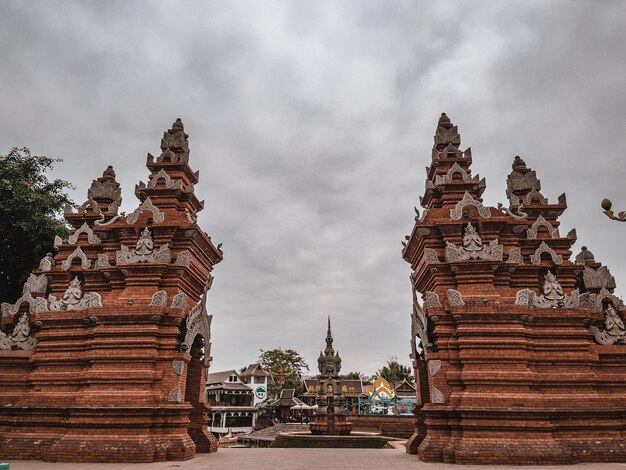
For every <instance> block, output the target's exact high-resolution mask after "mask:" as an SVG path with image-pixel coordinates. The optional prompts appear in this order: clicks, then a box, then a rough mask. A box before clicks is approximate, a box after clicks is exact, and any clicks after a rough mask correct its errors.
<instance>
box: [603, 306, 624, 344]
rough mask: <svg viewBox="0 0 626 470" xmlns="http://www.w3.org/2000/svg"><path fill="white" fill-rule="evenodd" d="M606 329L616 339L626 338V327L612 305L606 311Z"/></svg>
mask: <svg viewBox="0 0 626 470" xmlns="http://www.w3.org/2000/svg"><path fill="white" fill-rule="evenodd" d="M604 328H605V329H606V332H607V333H608V334H609V335H611V336H615V337H620V338H626V327H624V322H623V321H622V319H621V318H620V317H619V315H618V313H617V311H616V310H615V309H614V308H613V306H612V305H610V304H609V305H608V306H607V308H606V310H604Z"/></svg>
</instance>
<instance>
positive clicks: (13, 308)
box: [1, 274, 48, 315]
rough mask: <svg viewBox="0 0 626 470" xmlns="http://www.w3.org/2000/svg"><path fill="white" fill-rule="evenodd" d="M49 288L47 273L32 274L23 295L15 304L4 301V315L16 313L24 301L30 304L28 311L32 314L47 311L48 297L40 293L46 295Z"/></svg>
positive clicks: (25, 284)
mask: <svg viewBox="0 0 626 470" xmlns="http://www.w3.org/2000/svg"><path fill="white" fill-rule="evenodd" d="M47 288H48V278H47V276H46V275H45V274H40V275H39V276H37V275H35V274H30V275H29V276H28V279H27V280H26V282H25V283H24V287H23V288H22V296H21V297H20V298H19V299H17V301H16V302H15V303H14V304H10V303H7V302H3V303H2V307H1V308H2V315H15V314H16V313H17V312H19V310H20V307H21V306H22V304H24V303H27V304H28V312H29V313H31V314H33V313H40V312H45V311H47V310H48V304H47V302H46V299H45V298H43V297H39V296H38V294H41V295H44V294H45V293H46V289H47Z"/></svg>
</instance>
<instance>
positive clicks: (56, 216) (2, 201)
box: [0, 148, 72, 302]
mask: <svg viewBox="0 0 626 470" xmlns="http://www.w3.org/2000/svg"><path fill="white" fill-rule="evenodd" d="M58 161H60V160H58V159H53V158H49V157H46V156H37V155H31V153H30V150H29V149H28V148H21V149H20V148H12V149H11V151H10V152H9V154H8V155H0V221H1V223H0V300H2V301H5V302H15V300H17V298H18V297H19V296H20V295H21V291H22V285H23V283H24V282H25V281H26V278H27V277H28V275H29V273H30V272H31V271H32V269H33V267H35V266H37V265H38V263H39V261H40V260H41V258H43V257H44V256H45V255H46V253H48V252H52V250H53V243H54V236H55V235H59V236H61V237H63V236H67V235H68V233H69V231H68V228H67V226H66V225H65V223H64V221H63V218H62V210H63V206H64V205H65V204H66V203H68V204H71V203H72V201H71V200H70V198H69V196H68V195H67V193H66V192H65V191H66V189H69V188H72V186H71V184H70V183H68V182H67V181H63V180H61V179H55V180H52V181H51V180H49V179H48V178H47V176H46V172H47V171H49V170H51V169H52V167H53V166H54V163H55V162H58Z"/></svg>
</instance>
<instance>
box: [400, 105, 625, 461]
mask: <svg viewBox="0 0 626 470" xmlns="http://www.w3.org/2000/svg"><path fill="white" fill-rule="evenodd" d="M459 145H460V136H459V134H458V132H457V130H456V127H454V126H453V125H452V124H451V123H450V121H449V119H448V118H447V117H446V116H445V115H442V118H441V119H440V121H439V125H438V128H437V131H436V135H435V146H434V148H433V154H432V155H433V156H432V163H431V165H430V167H428V168H427V183H426V191H425V193H424V196H423V198H422V200H421V202H422V205H423V206H424V207H425V208H426V209H427V211H426V214H425V215H420V214H418V216H417V217H416V223H415V226H414V228H413V231H412V233H411V235H410V236H409V238H408V241H407V243H406V246H405V248H404V250H403V257H404V259H405V260H406V261H407V262H409V263H410V264H411V268H412V274H411V281H412V284H413V289H414V291H415V292H416V293H417V294H421V297H422V301H423V302H424V306H423V309H422V308H421V306H420V302H419V301H418V300H417V296H416V299H415V307H414V323H413V330H414V331H413V333H414V335H417V336H419V337H420V338H421V340H422V343H423V346H424V352H423V353H422V354H416V355H415V356H414V367H415V368H416V369H418V371H417V375H418V377H419V379H420V382H421V383H420V394H419V395H420V401H421V405H420V406H419V407H418V408H419V409H418V410H417V418H418V420H417V422H418V427H417V430H416V432H415V434H414V436H413V437H412V438H411V440H410V441H409V445H408V446H407V450H408V451H409V452H416V451H418V453H419V456H420V458H421V459H422V460H425V461H432V462H456V463H484V464H487V463H489V464H492V463H493V464H496V463H514V464H522V463H527V464H557V463H576V462H598V461H620V462H621V461H626V444H624V443H625V442H626V346H625V345H623V344H598V342H597V341H596V340H595V339H594V334H593V330H592V328H594V327H595V328H600V329H602V328H604V318H605V313H604V312H603V308H606V303H607V302H608V303H612V304H613V305H614V306H616V307H617V308H618V310H619V309H620V308H621V302H620V301H619V299H617V298H616V297H615V296H613V295H612V294H611V292H612V291H613V288H614V285H613V286H611V285H610V284H611V282H610V281H609V280H608V277H605V278H603V280H602V282H604V283H605V285H604V287H599V286H598V285H595V284H593V283H586V281H584V278H583V276H582V274H581V273H582V272H583V270H586V269H591V270H593V271H594V272H596V270H598V269H599V268H600V267H601V265H600V263H598V262H596V261H595V260H594V259H593V257H592V256H591V254H590V252H589V251H583V252H582V253H581V255H579V256H578V257H577V259H576V261H573V260H570V257H571V255H572V252H571V251H570V248H571V246H572V244H573V243H574V242H575V241H576V234H575V232H570V233H569V234H567V236H564V235H563V234H561V233H560V232H559V221H558V220H557V219H558V217H559V216H560V215H561V213H562V212H563V211H564V210H565V208H566V202H565V197H564V196H562V197H560V198H559V200H558V202H557V203H549V202H548V201H547V200H546V199H545V198H544V197H543V195H541V193H540V189H541V185H540V184H539V182H538V180H537V179H536V177H535V175H534V173H533V172H532V170H530V169H529V168H527V167H526V165H525V163H524V162H523V161H522V160H521V159H519V158H516V159H515V161H514V172H513V173H512V175H511V177H509V183H510V184H509V187H508V194H507V195H508V196H509V200H510V205H509V207H508V209H504V208H503V209H496V208H494V207H485V206H483V205H482V199H481V195H482V192H483V191H484V189H485V184H484V181H482V180H479V178H478V177H472V175H471V172H470V164H471V161H472V159H471V153H470V151H469V149H468V150H467V151H465V152H461V151H460V149H459ZM542 218H543V219H542ZM470 222H471V224H472V226H473V228H474V229H475V232H476V233H477V234H478V235H479V236H480V237H481V239H482V246H485V247H489V248H490V249H491V248H492V245H491V244H492V243H493V249H494V250H496V251H493V252H490V251H489V250H485V251H483V252H482V253H481V254H480V256H476V257H475V258H469V259H467V257H466V259H462V258H463V256H464V254H463V253H461V256H455V255H456V254H457V253H460V252H458V251H455V250H458V249H459V248H460V247H462V246H464V245H463V243H464V237H465V236H466V235H467V234H468V233H470V234H471V232H469V231H470V230H471V229H470V228H469V227H468V225H467V224H468V223H470ZM543 244H545V247H547V248H548V250H546V249H542V247H543V246H544V245H543ZM497 246H501V247H500V249H501V250H502V256H498V252H497V249H498V248H497ZM550 250H552V251H553V253H550ZM465 254H467V252H465ZM474 254H476V253H475V252H474ZM548 272H551V273H552V274H554V275H556V277H557V278H558V282H559V284H560V286H561V287H562V290H563V292H564V294H566V295H568V296H572V298H578V297H576V295H577V292H576V291H575V289H576V288H578V289H580V293H581V294H583V296H582V297H580V299H579V300H580V303H579V304H577V305H574V304H568V305H565V304H562V305H555V308H542V307H540V306H538V305H535V304H533V303H532V302H531V303H530V304H529V303H528V302H526V303H522V300H520V298H518V293H519V291H521V290H523V289H529V290H530V291H532V292H533V293H534V295H535V296H540V295H542V294H545V292H543V288H544V280H545V276H546V275H547V273H548ZM611 279H612V278H611ZM607 283H608V284H607ZM592 284H593V285H592ZM449 289H452V290H453V291H452V292H449ZM454 291H456V293H455V292H454ZM457 294H458V295H457ZM516 299H518V301H517V302H516ZM521 299H523V297H521ZM594 299H595V300H598V302H600V301H601V303H602V306H601V307H600V308H598V307H597V304H593V302H594ZM592 304H593V305H592ZM529 305H530V306H529ZM422 312H423V313H422ZM619 315H620V316H621V317H622V318H623V312H620V313H619ZM427 366H428V367H427ZM418 448H419V450H418Z"/></svg>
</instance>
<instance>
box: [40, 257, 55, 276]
mask: <svg viewBox="0 0 626 470" xmlns="http://www.w3.org/2000/svg"><path fill="white" fill-rule="evenodd" d="M54 265H55V263H54V256H52V253H47V254H46V256H44V257H43V258H41V261H40V262H39V270H40V271H45V272H48V271H52V268H54Z"/></svg>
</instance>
